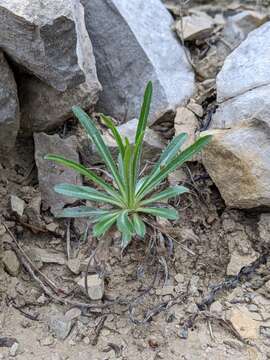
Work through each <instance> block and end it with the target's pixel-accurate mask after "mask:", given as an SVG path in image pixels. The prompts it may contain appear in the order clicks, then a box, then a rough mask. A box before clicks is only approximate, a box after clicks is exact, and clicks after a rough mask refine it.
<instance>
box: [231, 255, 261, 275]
mask: <svg viewBox="0 0 270 360" xmlns="http://www.w3.org/2000/svg"><path fill="white" fill-rule="evenodd" d="M257 258H258V254H256V253H255V252H253V254H250V255H240V254H239V253H238V251H234V252H233V253H232V254H231V258H230V262H229V264H228V266H227V275H237V274H238V273H239V271H240V270H241V269H242V267H244V266H247V265H250V264H251V263H252V262H253V261H255V260H256V259H257Z"/></svg>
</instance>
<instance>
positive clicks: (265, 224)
mask: <svg viewBox="0 0 270 360" xmlns="http://www.w3.org/2000/svg"><path fill="white" fill-rule="evenodd" d="M258 228H259V234H260V238H261V241H263V242H264V243H265V244H267V245H268V244H269V243H270V214H269V213H265V214H261V216H260V221H259V223H258Z"/></svg>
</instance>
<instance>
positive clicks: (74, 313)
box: [65, 308, 82, 320]
mask: <svg viewBox="0 0 270 360" xmlns="http://www.w3.org/2000/svg"><path fill="white" fill-rule="evenodd" d="M81 314H82V311H81V310H80V309H78V308H72V309H70V310H68V311H67V312H66V313H65V318H67V319H68V320H74V319H77V318H78V317H80V316H81Z"/></svg>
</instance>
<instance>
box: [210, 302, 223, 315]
mask: <svg viewBox="0 0 270 360" xmlns="http://www.w3.org/2000/svg"><path fill="white" fill-rule="evenodd" d="M210 310H211V312H212V313H213V314H216V315H218V316H221V315H222V312H223V306H222V304H221V303H220V302H219V301H215V302H214V303H213V304H212V305H211V307H210Z"/></svg>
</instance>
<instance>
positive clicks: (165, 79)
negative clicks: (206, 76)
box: [82, 0, 194, 123]
mask: <svg viewBox="0 0 270 360" xmlns="http://www.w3.org/2000/svg"><path fill="white" fill-rule="evenodd" d="M82 3H83V5H84V6H85V13H86V27H87V30H88V32H89V35H90V38H91V40H92V43H93V48H94V54H95V57H96V62H97V71H98V76H99V79H100V82H101V84H102V86H103V92H102V94H101V95H100V101H99V110H101V111H102V112H104V113H107V114H110V115H112V116H113V117H114V118H116V119H119V120H121V121H124V120H125V119H128V120H130V119H133V118H135V117H137V116H138V115H139V112H140V105H141V101H142V97H143V92H144V89H145V86H146V83H147V82H148V81H149V80H152V82H153V86H154V97H153V102H152V106H151V113H150V122H151V123H153V122H154V121H155V120H157V119H158V118H160V117H161V116H162V115H163V114H165V113H167V112H168V111H169V110H175V108H176V107H177V106H180V105H182V104H183V103H185V102H186V101H187V100H188V99H189V97H190V96H191V95H192V93H193V91H194V74H193V72H192V70H191V68H190V65H189V64H188V62H187V59H186V57H185V53H184V50H183V48H182V47H181V45H180V43H179V42H178V41H177V39H176V37H175V36H174V33H173V31H172V30H171V26H172V24H173V18H172V16H171V15H170V13H169V12H168V11H167V9H166V8H165V6H164V5H163V4H162V3H161V2H160V1H159V0H147V1H145V0H136V1H126V0H106V1H100V0H83V1H82ZM108 19H110V21H108ZM168 54H169V56H168Z"/></svg>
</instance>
